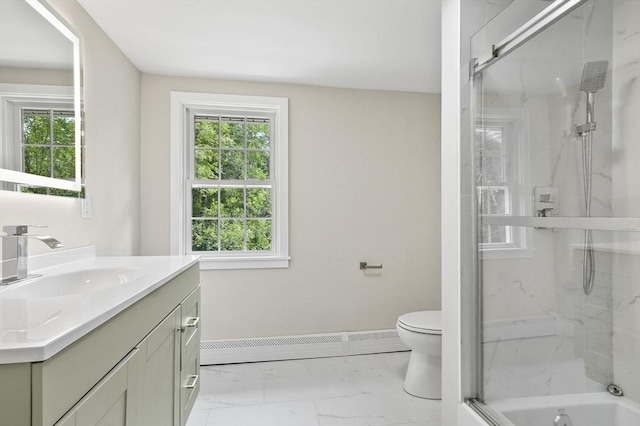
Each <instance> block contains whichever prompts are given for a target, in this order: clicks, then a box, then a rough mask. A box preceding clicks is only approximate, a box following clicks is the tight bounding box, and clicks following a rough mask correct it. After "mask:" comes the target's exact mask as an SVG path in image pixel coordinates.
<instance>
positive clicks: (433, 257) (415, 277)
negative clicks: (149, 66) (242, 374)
mask: <svg viewBox="0 0 640 426" xmlns="http://www.w3.org/2000/svg"><path fill="white" fill-rule="evenodd" d="M172 90H176V91H194V92H209V93H225V94H243V95H256V96H278V97H287V98H289V111H290V113H289V171H290V173H289V187H290V201H289V203H290V204H289V209H290V223H289V229H290V231H289V235H290V238H289V241H290V254H291V259H292V260H291V264H290V267H289V268H288V269H277V270H244V271H243V270H240V271H203V272H202V273H201V280H202V287H203V288H202V297H203V317H204V323H203V334H202V338H203V339H205V340H206V339H217V338H241V337H258V336H273V335H294V334H307V333H322V332H331V331H348V330H369V329H383V328H393V327H394V326H395V321H396V319H397V317H398V315H399V314H402V313H405V312H409V311H412V310H418V309H440V215H439V209H440V189H439V188H440V148H439V144H440V131H439V127H440V125H439V119H440V111H439V103H440V99H439V96H436V95H429V94H412V93H399V92H380V91H365V90H346V89H333V88H321V87H311V86H300V85H284V84H259V83H247V82H233V81H220V80H204V79H183V78H171V77H163V76H157V75H147V74H143V76H142V132H141V134H142V175H141V201H142V202H141V217H142V218H143V220H142V222H141V253H142V254H153V255H155V254H168V253H169V173H168V170H169V146H170V145H169V144H170V140H169V129H170V127H169V93H170V91H172ZM359 261H368V262H370V263H382V264H383V265H384V269H383V270H382V273H381V274H377V275H372V276H365V275H364V274H363V273H362V272H361V271H360V270H359V269H358V262H359Z"/></svg>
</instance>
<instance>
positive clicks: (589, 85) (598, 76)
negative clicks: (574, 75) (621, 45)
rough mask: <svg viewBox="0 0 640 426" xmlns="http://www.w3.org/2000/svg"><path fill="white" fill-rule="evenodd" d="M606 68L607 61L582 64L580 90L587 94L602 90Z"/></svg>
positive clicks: (607, 65)
mask: <svg viewBox="0 0 640 426" xmlns="http://www.w3.org/2000/svg"><path fill="white" fill-rule="evenodd" d="M607 68H609V61H594V62H587V63H586V64H584V68H583V70H582V83H580V90H582V91H583V92H587V93H596V92H597V91H598V90H600V89H602V88H603V87H604V82H605V80H606V78H607Z"/></svg>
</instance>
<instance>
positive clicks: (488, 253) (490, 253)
mask: <svg viewBox="0 0 640 426" xmlns="http://www.w3.org/2000/svg"><path fill="white" fill-rule="evenodd" d="M479 253H480V255H479V256H480V260H490V259H515V258H522V257H533V249H530V248H500V249H484V250H480V252H479Z"/></svg>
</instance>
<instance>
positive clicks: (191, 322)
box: [182, 317, 200, 332]
mask: <svg viewBox="0 0 640 426" xmlns="http://www.w3.org/2000/svg"><path fill="white" fill-rule="evenodd" d="M199 322H200V317H190V318H187V321H185V323H184V325H183V326H182V331H183V332H184V331H185V330H186V329H187V328H191V327H197V326H198V323H199Z"/></svg>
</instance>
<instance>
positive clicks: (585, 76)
mask: <svg viewBox="0 0 640 426" xmlns="http://www.w3.org/2000/svg"><path fill="white" fill-rule="evenodd" d="M608 68H609V61H594V62H587V63H586V64H584V68H583V70H582V82H581V83H580V90H581V91H583V92H586V94H587V117H586V118H587V122H586V123H585V124H582V125H580V126H576V133H577V134H578V135H579V136H581V137H582V182H583V187H584V207H585V217H590V216H591V166H592V160H591V154H592V147H593V132H594V131H595V130H596V122H595V115H596V92H597V91H598V90H600V89H602V88H603V87H604V83H605V80H606V78H607V69H608ZM583 254H584V256H583V265H582V290H583V291H584V294H586V295H589V294H591V291H592V290H593V278H594V275H595V258H594V253H593V241H592V238H591V230H590V229H587V230H585V231H584V250H583Z"/></svg>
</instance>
